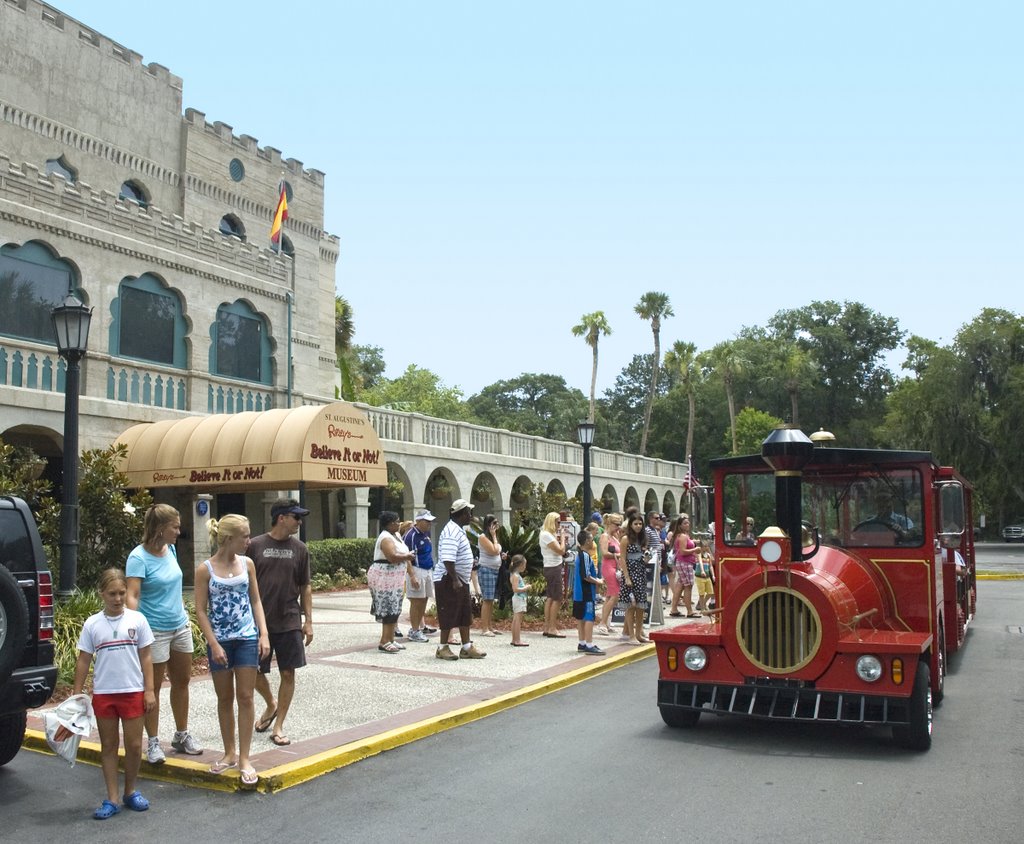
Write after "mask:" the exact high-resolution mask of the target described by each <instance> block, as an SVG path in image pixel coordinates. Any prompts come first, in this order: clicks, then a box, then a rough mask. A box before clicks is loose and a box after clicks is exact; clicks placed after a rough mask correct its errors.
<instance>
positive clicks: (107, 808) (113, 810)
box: [92, 800, 121, 821]
mask: <svg viewBox="0 0 1024 844" xmlns="http://www.w3.org/2000/svg"><path fill="white" fill-rule="evenodd" d="M120 811H121V807H120V806H118V805H117V804H116V803H112V802H111V801H110V800H104V801H103V802H102V803H100V807H99V808H98V809H97V810H96V811H95V812H93V813H92V816H93V817H94V818H96V820H98V821H105V820H106V819H107V818H112V817H114V815H116V814H117V813H118V812H120Z"/></svg>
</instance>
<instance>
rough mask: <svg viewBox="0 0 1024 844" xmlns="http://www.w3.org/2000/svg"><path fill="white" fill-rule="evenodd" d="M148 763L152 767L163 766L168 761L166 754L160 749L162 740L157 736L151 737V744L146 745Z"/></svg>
mask: <svg viewBox="0 0 1024 844" xmlns="http://www.w3.org/2000/svg"><path fill="white" fill-rule="evenodd" d="M146 761H147V762H149V764H150V765H162V764H163V763H164V762H166V761H167V757H166V756H164V752H163V750H162V749H161V747H160V739H159V737H157V736H150V738H149V743H148V744H147V745H146Z"/></svg>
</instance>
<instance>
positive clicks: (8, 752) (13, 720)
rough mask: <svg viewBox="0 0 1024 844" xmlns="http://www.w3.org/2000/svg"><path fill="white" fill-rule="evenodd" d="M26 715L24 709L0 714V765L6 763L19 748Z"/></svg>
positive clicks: (26, 720) (23, 733) (22, 738)
mask: <svg viewBox="0 0 1024 844" xmlns="http://www.w3.org/2000/svg"><path fill="white" fill-rule="evenodd" d="M27 722H28V717H27V716H26V715H25V710H24V709H23V710H21V712H15V713H13V714H11V715H2V716H0V765H6V764H7V763H8V762H10V761H11V760H12V759H13V758H14V757H15V756H17V754H18V751H19V750H20V749H21V743H22V742H23V741H24V740H25V725H26V723H27Z"/></svg>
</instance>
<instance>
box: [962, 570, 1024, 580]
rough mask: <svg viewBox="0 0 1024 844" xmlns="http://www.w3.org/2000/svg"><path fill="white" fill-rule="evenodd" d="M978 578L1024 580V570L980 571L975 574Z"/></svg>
mask: <svg viewBox="0 0 1024 844" xmlns="http://www.w3.org/2000/svg"><path fill="white" fill-rule="evenodd" d="M974 576H975V577H976V578H977V579H978V580H1024V572H1022V573H1020V574H1017V573H1016V572H1001V571H979V572H976V573H975V575H974Z"/></svg>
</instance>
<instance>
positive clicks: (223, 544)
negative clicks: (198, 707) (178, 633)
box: [196, 515, 270, 785]
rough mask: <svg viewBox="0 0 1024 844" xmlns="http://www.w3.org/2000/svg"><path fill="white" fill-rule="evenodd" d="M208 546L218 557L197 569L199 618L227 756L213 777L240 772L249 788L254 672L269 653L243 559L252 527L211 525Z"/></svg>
mask: <svg viewBox="0 0 1024 844" xmlns="http://www.w3.org/2000/svg"><path fill="white" fill-rule="evenodd" d="M209 530H210V545H211V546H214V547H216V549H217V550H216V552H215V553H214V554H212V555H211V556H210V559H208V560H206V561H205V562H204V563H203V564H202V565H201V566H198V567H197V568H196V617H197V619H198V621H199V629H200V630H202V631H203V635H204V636H205V637H206V641H207V654H208V656H209V658H210V677H211V679H212V680H213V688H214V690H215V691H216V692H217V718H218V720H219V722H220V735H221V739H223V741H224V755H223V756H222V757H221V758H220V759H219V760H218V761H217V762H214V763H213V764H212V765H211V766H210V773H211V774H222V773H224V772H225V771H226V770H228V769H229V768H234V767H235V766H237V767H238V771H239V774H240V775H241V777H242V782H243V783H244V784H245V785H256V780H257V775H256V770H255V769H254V768H253V767H252V764H251V763H250V761H249V747H250V745H251V744H252V732H253V724H254V723H255V719H256V711H255V705H254V704H253V689H254V687H255V685H256V668H257V666H258V665H259V663H260V660H261V659H263V658H264V657H265V656H266V655H267V654H269V653H270V639H269V636H268V634H267V622H266V619H265V618H264V617H263V605H262V604H261V603H260V590H259V586H258V585H257V583H256V567H255V566H254V565H253V562H252V560H250V559H249V558H248V557H245V556H243V553H244V552H245V550H246V548H248V546H249V521H248V519H246V518H245V517H244V516H236V515H228V516H224V517H223V518H222V519H220V520H219V521H218V520H217V519H211V520H210V525H209ZM236 699H237V701H238V752H237V754H236V753H235V700H236Z"/></svg>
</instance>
